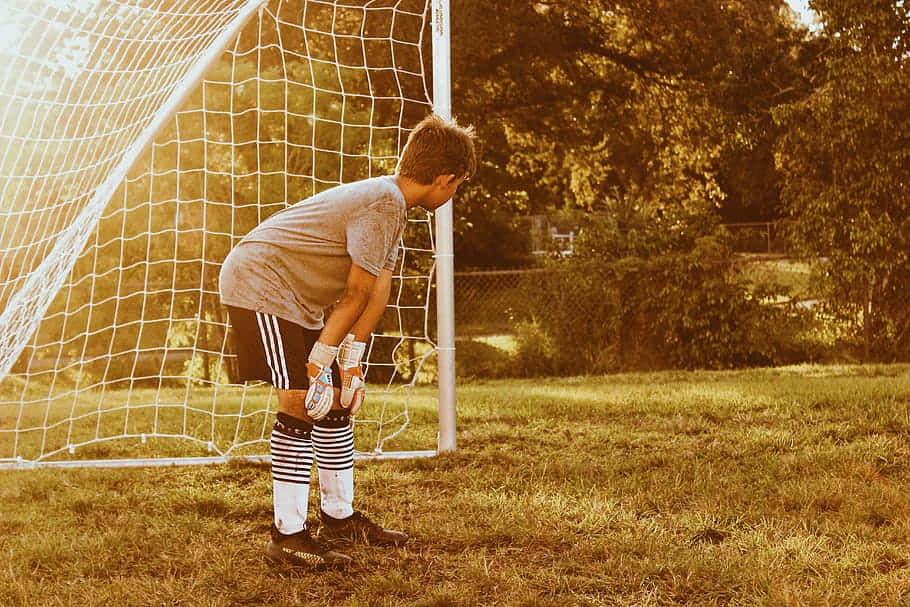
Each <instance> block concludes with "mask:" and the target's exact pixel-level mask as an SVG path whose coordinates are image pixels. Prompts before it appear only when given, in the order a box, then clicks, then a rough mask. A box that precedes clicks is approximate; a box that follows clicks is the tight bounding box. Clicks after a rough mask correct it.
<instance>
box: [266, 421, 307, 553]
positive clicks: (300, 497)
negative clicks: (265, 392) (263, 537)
mask: <svg viewBox="0 0 910 607" xmlns="http://www.w3.org/2000/svg"><path fill="white" fill-rule="evenodd" d="M311 431H312V425H311V424H310V423H308V422H306V421H304V420H301V419H297V418H295V417H291V416H290V415H287V414H285V413H279V414H278V416H277V419H276V420H275V426H274V427H273V428H272V438H271V443H270V446H271V452H272V492H273V495H272V498H273V503H274V508H275V526H276V527H277V528H278V531H280V532H281V533H284V534H286V535H290V534H292V533H297V532H298V531H302V530H303V529H304V528H305V527H306V517H307V505H308V502H309V497H310V472H311V469H312V467H313V442H312V439H311Z"/></svg>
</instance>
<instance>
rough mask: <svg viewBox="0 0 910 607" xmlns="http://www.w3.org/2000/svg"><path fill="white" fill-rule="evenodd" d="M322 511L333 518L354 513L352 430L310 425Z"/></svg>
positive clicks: (348, 427) (349, 428)
mask: <svg viewBox="0 0 910 607" xmlns="http://www.w3.org/2000/svg"><path fill="white" fill-rule="evenodd" d="M313 449H314V451H315V452H316V462H317V465H318V467H319V493H320V498H321V502H322V511H323V512H325V513H326V514H328V515H329V516H331V517H332V518H338V519H342V518H347V517H349V516H351V515H352V514H354V430H353V429H352V428H351V426H344V427H342V428H322V427H320V426H318V425H316V426H313Z"/></svg>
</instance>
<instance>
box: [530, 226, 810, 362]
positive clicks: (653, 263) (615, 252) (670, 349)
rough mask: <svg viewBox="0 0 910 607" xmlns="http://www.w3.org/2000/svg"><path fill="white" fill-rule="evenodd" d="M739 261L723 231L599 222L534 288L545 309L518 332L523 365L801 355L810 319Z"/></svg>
mask: <svg viewBox="0 0 910 607" xmlns="http://www.w3.org/2000/svg"><path fill="white" fill-rule="evenodd" d="M734 260H735V258H734V255H733V253H732V250H731V248H730V247H729V245H728V244H727V242H726V241H725V240H724V237H723V235H722V234H721V233H719V232H718V233H716V234H715V233H713V232H712V233H709V235H706V236H697V231H695V230H691V231H689V230H686V229H684V228H680V227H679V226H672V227H671V228H667V227H665V226H660V224H659V223H658V222H655V223H654V224H653V225H642V226H638V227H637V228H636V229H628V228H627V229H623V230H620V229H619V228H618V227H617V226H616V225H615V224H611V223H610V222H609V220H604V219H599V220H595V221H592V222H591V223H590V224H589V225H588V226H587V227H586V229H584V230H583V231H582V234H581V236H580V238H579V240H578V241H577V246H576V254H575V255H574V256H573V257H571V258H569V259H566V260H563V261H561V262H558V263H557V264H556V265H555V267H554V272H553V273H552V274H551V279H550V280H547V281H540V282H538V283H537V285H536V287H535V290H534V292H533V293H532V294H531V299H532V300H533V307H534V308H535V309H538V310H541V311H546V313H545V314H540V317H539V318H538V319H537V324H536V325H535V326H534V327H533V330H531V329H530V328H525V330H526V331H527V334H526V335H525V336H524V337H523V338H521V339H519V355H518V356H519V365H520V366H524V365H528V367H527V369H528V372H529V373H531V372H534V371H535V370H541V371H547V370H551V371H556V372H567V371H574V372H576V373H603V372H610V371H618V370H633V369H634V370H650V369H660V368H712V369H718V368H729V367H741V366H757V365H769V364H780V363H789V362H796V361H797V360H799V359H800V358H801V357H803V356H804V355H805V352H804V351H802V350H801V347H800V345H799V344H798V343H797V342H798V339H797V337H796V336H797V335H798V334H799V332H800V331H801V328H802V327H803V325H804V322H803V319H801V318H800V316H799V315H798V314H797V313H796V312H795V310H794V309H793V308H791V307H786V306H772V305H768V304H767V303H764V302H765V301H767V300H769V299H770V296H771V295H772V294H771V293H768V292H763V291H761V290H759V291H757V292H756V291H755V290H754V289H752V288H750V286H749V282H748V281H747V280H746V279H745V278H744V277H743V276H742V275H741V273H740V272H739V270H738V268H737V266H736V264H735V261H734Z"/></svg>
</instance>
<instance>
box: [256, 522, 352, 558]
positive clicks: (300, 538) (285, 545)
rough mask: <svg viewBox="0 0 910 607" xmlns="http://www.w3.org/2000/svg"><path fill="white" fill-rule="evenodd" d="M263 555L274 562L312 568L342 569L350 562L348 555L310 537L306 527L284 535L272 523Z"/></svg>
mask: <svg viewBox="0 0 910 607" xmlns="http://www.w3.org/2000/svg"><path fill="white" fill-rule="evenodd" d="M265 556H266V558H268V559H269V560H271V561H273V562H276V563H283V564H286V565H293V566H295V567H310V568H313V569H343V568H344V567H346V566H347V565H349V564H350V563H351V557H349V556H348V555H346V554H342V553H341V552H335V551H334V550H329V549H328V548H326V547H325V546H324V545H323V544H322V543H321V542H319V541H317V540H315V539H313V538H312V537H310V531H309V530H308V529H304V530H303V531H298V532H297V533H292V534H291V535H284V534H282V533H280V532H279V531H278V528H277V527H275V525H272V540H271V541H270V542H269V545H268V546H266V549H265Z"/></svg>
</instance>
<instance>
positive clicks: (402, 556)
mask: <svg viewBox="0 0 910 607" xmlns="http://www.w3.org/2000/svg"><path fill="white" fill-rule="evenodd" d="M420 390H424V389H423V388H421V389H420ZM426 390H428V391H429V389H426ZM419 396H420V395H418V397H419ZM458 397H459V424H460V426H459V434H458V441H459V450H458V451H457V453H455V454H448V455H444V456H440V457H436V458H432V459H415V460H407V461H379V462H374V461H370V462H359V463H358V500H357V505H358V506H359V507H360V508H362V509H363V510H365V511H367V512H368V513H369V514H371V515H374V517H375V518H377V519H380V520H382V521H383V522H385V523H387V524H388V525H390V526H395V527H398V528H405V529H407V530H408V531H409V532H410V533H411V534H412V536H413V541H412V542H411V543H410V544H409V545H408V546H407V547H406V548H403V549H397V550H394V549H393V550H379V549H367V548H356V549H354V550H352V551H351V555H352V556H353V557H355V559H356V560H357V564H356V566H355V567H354V568H353V569H352V570H350V571H348V572H346V573H344V574H342V573H322V574H315V573H310V572H293V571H287V570H285V571H279V570H275V569H273V568H271V567H269V566H268V565H267V564H266V563H265V561H264V560H263V559H262V558H261V553H262V549H263V547H264V545H265V542H266V537H267V530H268V526H269V524H270V517H271V497H270V482H269V479H268V470H267V469H266V468H263V467H259V466H254V465H230V466H220V467H209V468H151V469H115V470H87V469H81V470H65V471H61V470H50V469H42V470H34V471H15V472H11V471H7V472H0V476H2V483H0V605H4V606H10V607H12V606H18V605H28V606H36V605H78V606H82V605H118V606H119V605H211V606H228V605H329V604H333V605H352V606H360V605H362V606H381V605H413V606H418V605H422V606H430V605H437V606H475V605H516V606H518V605H527V606H532V605H534V606H537V605H541V606H548V605H552V606H557V605H558V606H560V607H565V606H569V605H629V606H631V605H638V606H657V605H737V606H745V605H767V606H777V605H806V606H814V605H819V606H820V605H862V606H876V607H878V606H884V605H905V604H908V603H910V583H908V582H910V498H908V495H910V468H908V465H907V464H908V460H910V445H908V442H907V436H908V430H910V367H908V366H879V367H847V366H843V367H810V366H806V367H791V368H784V369H766V370H753V371H737V372H718V373H708V372H697V373H684V372H669V373H656V374H629V375H617V376H608V377H590V378H573V379H568V380H557V379H552V380H527V381H488V382H476V383H471V384H465V385H461V386H460V387H459V390H458ZM421 423H428V421H426V420H425V421H424V422H421ZM317 493H318V492H317V491H316V490H315V488H314V491H313V492H312V495H313V497H315V495H316V494H317ZM312 504H313V506H315V504H316V503H315V501H313V502H312Z"/></svg>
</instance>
